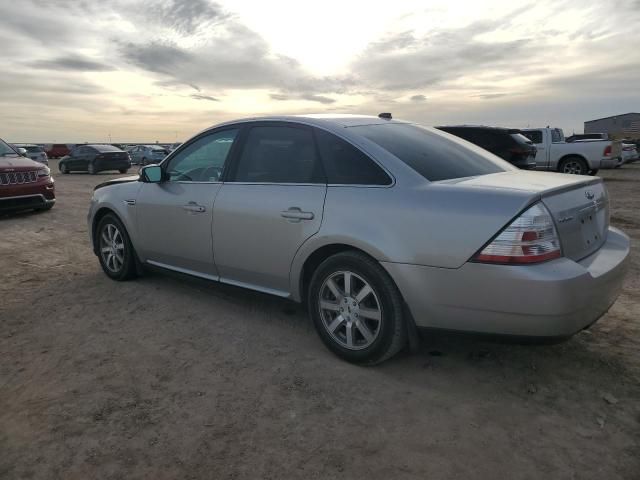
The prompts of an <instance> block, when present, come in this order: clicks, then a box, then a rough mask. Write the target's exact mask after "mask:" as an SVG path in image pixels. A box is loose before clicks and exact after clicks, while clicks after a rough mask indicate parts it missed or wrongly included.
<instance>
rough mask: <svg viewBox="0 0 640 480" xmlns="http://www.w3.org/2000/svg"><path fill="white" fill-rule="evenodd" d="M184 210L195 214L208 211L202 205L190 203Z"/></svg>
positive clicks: (184, 206)
mask: <svg viewBox="0 0 640 480" xmlns="http://www.w3.org/2000/svg"><path fill="white" fill-rule="evenodd" d="M182 208H183V209H184V210H186V211H187V212H193V213H202V212H204V211H206V210H207V209H206V208H204V207H203V206H202V205H198V204H197V203H196V202H189V203H187V204H186V205H183V206H182Z"/></svg>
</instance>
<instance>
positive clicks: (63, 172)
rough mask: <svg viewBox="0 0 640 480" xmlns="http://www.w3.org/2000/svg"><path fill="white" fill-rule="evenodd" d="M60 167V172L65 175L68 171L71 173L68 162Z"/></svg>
mask: <svg viewBox="0 0 640 480" xmlns="http://www.w3.org/2000/svg"><path fill="white" fill-rule="evenodd" d="M58 168H59V170H60V173H62V174H63V175H66V174H67V173H69V167H67V164H66V163H61V164H60V166H59V167H58Z"/></svg>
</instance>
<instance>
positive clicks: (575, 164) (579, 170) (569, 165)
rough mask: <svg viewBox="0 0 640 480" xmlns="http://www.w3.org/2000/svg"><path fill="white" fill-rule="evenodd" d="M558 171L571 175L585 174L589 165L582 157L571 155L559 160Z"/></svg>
mask: <svg viewBox="0 0 640 480" xmlns="http://www.w3.org/2000/svg"><path fill="white" fill-rule="evenodd" d="M558 171H559V172H560V173H567V174H571V175H587V173H588V172H589V166H588V165H587V162H585V161H584V159H582V158H580V157H576V156H572V157H567V158H565V159H563V160H562V161H561V162H560V164H559V165H558Z"/></svg>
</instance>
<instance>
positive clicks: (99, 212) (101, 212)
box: [91, 206, 124, 255]
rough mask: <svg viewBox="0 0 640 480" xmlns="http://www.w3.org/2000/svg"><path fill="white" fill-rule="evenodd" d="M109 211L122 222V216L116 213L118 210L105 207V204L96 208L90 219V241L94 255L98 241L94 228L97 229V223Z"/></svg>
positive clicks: (96, 251)
mask: <svg viewBox="0 0 640 480" xmlns="http://www.w3.org/2000/svg"><path fill="white" fill-rule="evenodd" d="M110 213H111V214H113V215H115V216H116V217H117V218H118V220H120V221H121V222H122V218H120V215H118V212H116V211H115V210H113V209H111V208H110V207H105V206H103V207H100V208H99V209H98V210H96V213H95V214H94V215H93V219H92V221H91V243H92V248H93V253H95V254H96V255H98V243H97V242H96V230H97V229H98V224H99V223H100V220H102V219H103V218H104V217H105V216H106V215H108V214H110ZM123 223H124V222H123Z"/></svg>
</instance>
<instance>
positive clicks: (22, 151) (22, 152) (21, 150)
mask: <svg viewBox="0 0 640 480" xmlns="http://www.w3.org/2000/svg"><path fill="white" fill-rule="evenodd" d="M18 155H20V156H21V157H26V156H27V149H26V148H22V147H20V148H18Z"/></svg>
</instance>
